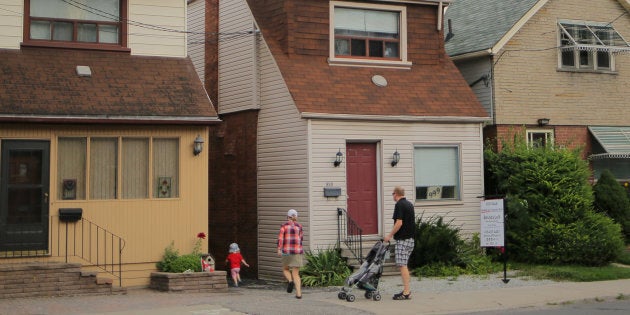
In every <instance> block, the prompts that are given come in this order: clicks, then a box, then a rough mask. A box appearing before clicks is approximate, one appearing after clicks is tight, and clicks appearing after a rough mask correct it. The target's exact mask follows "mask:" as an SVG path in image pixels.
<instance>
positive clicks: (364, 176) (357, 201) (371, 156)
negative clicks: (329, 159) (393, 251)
mask: <svg viewBox="0 0 630 315" xmlns="http://www.w3.org/2000/svg"><path fill="white" fill-rule="evenodd" d="M346 172H347V174H346V175H347V177H346V178H347V181H348V183H347V184H348V187H347V191H348V215H349V216H350V218H352V220H354V221H355V222H356V223H357V224H358V225H359V227H360V228H361V229H362V230H363V234H364V235H367V234H378V213H377V211H378V210H377V209H378V208H377V202H376V201H377V186H376V144H375V143H348V144H347V145H346Z"/></svg>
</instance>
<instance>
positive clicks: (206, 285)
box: [149, 270, 228, 293]
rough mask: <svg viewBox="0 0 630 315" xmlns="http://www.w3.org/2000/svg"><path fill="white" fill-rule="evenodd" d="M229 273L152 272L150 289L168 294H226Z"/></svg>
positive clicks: (218, 271)
mask: <svg viewBox="0 0 630 315" xmlns="http://www.w3.org/2000/svg"><path fill="white" fill-rule="evenodd" d="M226 276H227V272H225V271H223V270H215V271H212V272H207V271H203V272H191V273H172V272H152V273H151V284H150V285H149V288H151V289H154V290H158V291H168V292H184V293H186V292H226V291H227V289H228V284H227V277H226Z"/></svg>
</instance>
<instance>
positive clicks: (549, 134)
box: [525, 129, 554, 147]
mask: <svg viewBox="0 0 630 315" xmlns="http://www.w3.org/2000/svg"><path fill="white" fill-rule="evenodd" d="M526 134H527V135H526V137H527V138H526V139H525V140H526V141H527V146H529V147H535V146H537V144H536V140H535V138H534V137H535V136H536V135H544V137H545V145H553V144H554V133H553V130H551V129H528V130H527V132H526Z"/></svg>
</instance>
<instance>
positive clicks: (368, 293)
mask: <svg viewBox="0 0 630 315" xmlns="http://www.w3.org/2000/svg"><path fill="white" fill-rule="evenodd" d="M365 298H366V299H368V300H369V299H371V298H372V291H365Z"/></svg>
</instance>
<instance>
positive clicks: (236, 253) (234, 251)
mask: <svg viewBox="0 0 630 315" xmlns="http://www.w3.org/2000/svg"><path fill="white" fill-rule="evenodd" d="M225 262H226V263H229V264H230V273H231V274H232V281H234V286H235V287H238V284H239V283H240V282H241V263H242V264H243V265H245V266H247V267H249V265H248V264H247V262H246V261H245V259H243V256H242V255H241V250H240V249H239V248H238V244H236V243H232V244H230V252H229V254H228V255H227V259H225Z"/></svg>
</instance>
